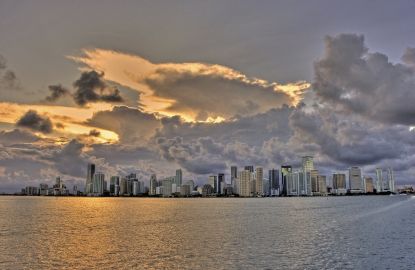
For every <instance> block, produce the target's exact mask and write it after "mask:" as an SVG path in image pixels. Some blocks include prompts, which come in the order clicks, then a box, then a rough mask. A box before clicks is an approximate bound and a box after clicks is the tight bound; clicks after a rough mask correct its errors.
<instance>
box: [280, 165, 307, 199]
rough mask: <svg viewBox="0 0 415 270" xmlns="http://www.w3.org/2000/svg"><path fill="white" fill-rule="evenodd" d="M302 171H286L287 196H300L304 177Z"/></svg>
mask: <svg viewBox="0 0 415 270" xmlns="http://www.w3.org/2000/svg"><path fill="white" fill-rule="evenodd" d="M302 175H303V173H302V171H301V172H300V171H295V172H291V171H290V172H286V173H285V175H284V177H285V183H286V194H285V195H287V196H298V195H300V192H299V188H300V178H301V177H302Z"/></svg>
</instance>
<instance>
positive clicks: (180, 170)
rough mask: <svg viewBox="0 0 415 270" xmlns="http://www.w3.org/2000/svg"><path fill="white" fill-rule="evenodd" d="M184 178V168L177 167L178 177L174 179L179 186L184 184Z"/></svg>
mask: <svg viewBox="0 0 415 270" xmlns="http://www.w3.org/2000/svg"><path fill="white" fill-rule="evenodd" d="M182 178H183V174H182V169H177V170H176V177H175V179H174V180H175V184H176V186H177V187H180V186H181V185H182Z"/></svg>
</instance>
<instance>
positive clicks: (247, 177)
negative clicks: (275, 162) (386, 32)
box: [238, 170, 252, 197]
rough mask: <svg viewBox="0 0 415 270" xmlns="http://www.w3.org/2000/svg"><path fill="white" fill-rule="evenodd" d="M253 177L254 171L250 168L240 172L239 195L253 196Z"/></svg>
mask: <svg viewBox="0 0 415 270" xmlns="http://www.w3.org/2000/svg"><path fill="white" fill-rule="evenodd" d="M251 177H252V173H251V172H250V171H249V170H244V171H242V172H239V178H238V179H239V196H241V197H249V196H251V180H252V179H251Z"/></svg>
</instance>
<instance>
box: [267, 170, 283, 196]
mask: <svg viewBox="0 0 415 270" xmlns="http://www.w3.org/2000/svg"><path fill="white" fill-rule="evenodd" d="M268 181H269V187H268V190H269V191H268V193H269V196H278V195H279V193H280V172H279V170H278V169H271V170H269V171H268Z"/></svg>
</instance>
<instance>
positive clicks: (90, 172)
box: [85, 163, 95, 194]
mask: <svg viewBox="0 0 415 270" xmlns="http://www.w3.org/2000/svg"><path fill="white" fill-rule="evenodd" d="M94 174H95V164H93V163H88V169H87V175H86V181H85V194H90V193H92V192H93V190H92V189H93V184H92V181H93V179H94Z"/></svg>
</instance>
